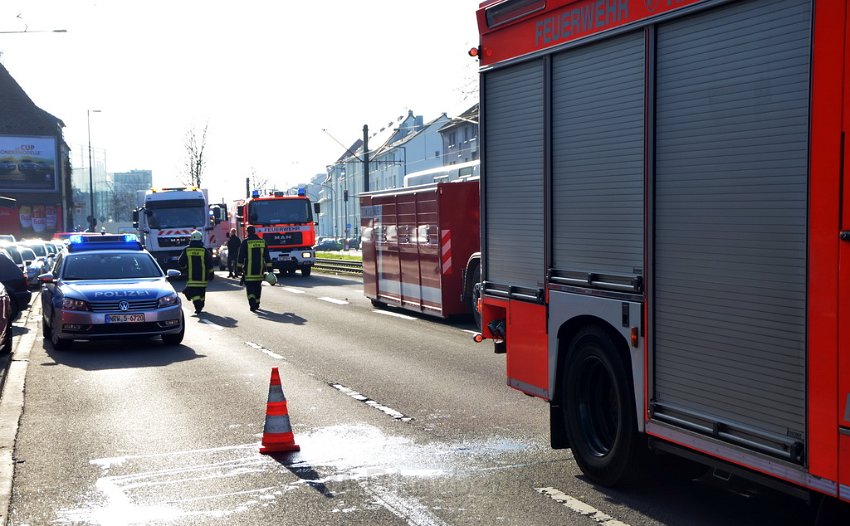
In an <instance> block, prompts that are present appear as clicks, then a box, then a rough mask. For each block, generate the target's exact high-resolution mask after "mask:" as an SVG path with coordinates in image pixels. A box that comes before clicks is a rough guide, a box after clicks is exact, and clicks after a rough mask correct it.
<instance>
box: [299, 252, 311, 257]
mask: <svg viewBox="0 0 850 526" xmlns="http://www.w3.org/2000/svg"><path fill="white" fill-rule="evenodd" d="M301 257H302V258H311V257H313V253H312V252H302V253H301Z"/></svg>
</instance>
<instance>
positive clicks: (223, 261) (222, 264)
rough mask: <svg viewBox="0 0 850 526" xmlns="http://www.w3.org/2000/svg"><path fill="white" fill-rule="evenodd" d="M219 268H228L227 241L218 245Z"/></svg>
mask: <svg viewBox="0 0 850 526" xmlns="http://www.w3.org/2000/svg"><path fill="white" fill-rule="evenodd" d="M218 270H227V243H225V244H223V245H221V246H220V247H218Z"/></svg>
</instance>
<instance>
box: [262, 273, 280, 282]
mask: <svg viewBox="0 0 850 526" xmlns="http://www.w3.org/2000/svg"><path fill="white" fill-rule="evenodd" d="M263 279H265V280H266V283H268V284H269V285H275V284H276V283H277V276H275V275H274V272H266V276H265V277H264V278H263Z"/></svg>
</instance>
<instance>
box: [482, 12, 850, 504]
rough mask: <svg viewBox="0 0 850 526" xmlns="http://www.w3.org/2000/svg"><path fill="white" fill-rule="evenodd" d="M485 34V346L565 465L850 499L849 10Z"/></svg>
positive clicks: (583, 18) (566, 21)
mask: <svg viewBox="0 0 850 526" xmlns="http://www.w3.org/2000/svg"><path fill="white" fill-rule="evenodd" d="M477 21H478V25H479V29H480V47H478V48H477V49H474V50H472V51H471V54H474V55H475V54H477V56H478V57H479V60H480V65H481V75H480V82H481V84H480V89H481V92H480V93H481V138H482V150H481V151H482V161H481V162H482V164H481V172H482V177H481V196H482V203H481V220H482V243H481V249H482V267H481V269H482V270H481V276H482V282H481V287H482V297H481V309H482V325H483V329H482V334H483V337H485V338H489V339H492V340H494V343H495V346H496V349H497V350H498V351H505V352H507V377H508V384H509V385H510V386H512V387H514V388H516V389H518V390H520V391H522V392H524V393H527V394H529V395H534V396H537V397H540V398H542V399H544V400H547V401H548V402H549V403H550V408H551V409H550V411H551V422H552V425H551V435H552V444H553V447H556V448H561V447H571V448H572V451H573V454H574V456H575V459H576V461H577V463H578V465H579V466H580V468H581V469H582V471H583V472H584V473H585V474H586V475H587V476H588V477H589V478H590V479H592V480H594V481H596V482H598V483H601V484H605V485H614V484H617V483H619V482H621V481H623V480H625V479H627V478H629V477H632V476H634V474H635V470H636V468H635V466H636V465H637V460H638V459H639V458H640V457H641V456H642V455H643V454H644V451H645V449H646V448H645V446H647V444H649V445H651V446H652V447H653V448H654V449H656V450H659V451H663V452H669V453H673V454H674V455H678V456H679V457H686V458H689V459H692V460H698V461H699V462H701V463H703V464H707V465H709V466H713V467H715V469H722V470H723V471H725V472H728V473H733V474H737V475H740V476H743V477H750V478H753V479H757V480H759V481H761V482H765V483H768V484H771V485H772V486H781V487H782V488H783V489H785V490H787V491H789V492H792V493H794V494H797V495H800V496H817V495H828V496H833V497H838V498H840V499H842V500H844V501H850V293H848V292H850V180H848V179H847V178H848V176H847V175H845V174H848V173H850V166H848V165H850V155H846V154H845V133H846V130H847V128H848V124H850V104H845V102H850V101H845V99H844V97H845V96H847V95H848V93H850V91H848V88H850V82H848V79H847V76H848V75H850V67H848V65H850V64H848V53H850V36H848V35H850V33H848V31H847V30H848V29H850V27H848V21H850V9H848V2H847V1H846V0H843V1H826V0H737V1H716V0H655V1H649V0H580V1H577V0H546V1H544V0H505V1H499V0H492V1H486V2H483V3H482V4H481V6H480V9H479V10H478V12H477ZM517 254H522V256H523V257H522V258H517V257H516V256H517ZM480 337H481V336H478V338H480ZM655 458H657V457H655Z"/></svg>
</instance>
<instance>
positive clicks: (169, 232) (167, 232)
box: [159, 230, 192, 236]
mask: <svg viewBox="0 0 850 526" xmlns="http://www.w3.org/2000/svg"><path fill="white" fill-rule="evenodd" d="M191 233H192V231H191V230H160V231H159V235H160V236H181V235H183V236H185V235H188V234H191Z"/></svg>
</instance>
